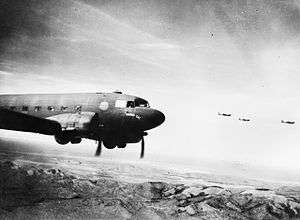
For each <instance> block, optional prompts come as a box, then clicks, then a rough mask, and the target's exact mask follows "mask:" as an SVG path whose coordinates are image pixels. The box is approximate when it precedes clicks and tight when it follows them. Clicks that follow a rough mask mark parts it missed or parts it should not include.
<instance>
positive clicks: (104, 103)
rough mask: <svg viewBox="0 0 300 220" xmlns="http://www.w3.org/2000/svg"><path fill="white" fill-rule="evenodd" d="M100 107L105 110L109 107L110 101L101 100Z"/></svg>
mask: <svg viewBox="0 0 300 220" xmlns="http://www.w3.org/2000/svg"><path fill="white" fill-rule="evenodd" d="M99 108H100V109H101V110H102V111H105V110H107V109H108V102H101V103H100V105H99Z"/></svg>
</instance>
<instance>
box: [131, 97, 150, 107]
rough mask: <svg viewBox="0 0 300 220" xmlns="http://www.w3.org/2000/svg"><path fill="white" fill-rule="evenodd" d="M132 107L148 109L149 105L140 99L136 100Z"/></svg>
mask: <svg viewBox="0 0 300 220" xmlns="http://www.w3.org/2000/svg"><path fill="white" fill-rule="evenodd" d="M134 105H135V107H146V108H150V105H149V103H148V102H147V101H146V100H145V99H141V98H136V99H135V100H134Z"/></svg>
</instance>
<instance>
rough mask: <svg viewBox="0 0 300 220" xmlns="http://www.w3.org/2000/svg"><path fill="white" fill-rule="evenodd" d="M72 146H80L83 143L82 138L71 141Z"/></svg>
mask: <svg viewBox="0 0 300 220" xmlns="http://www.w3.org/2000/svg"><path fill="white" fill-rule="evenodd" d="M71 143H72V144H80V143H81V138H73V139H71Z"/></svg>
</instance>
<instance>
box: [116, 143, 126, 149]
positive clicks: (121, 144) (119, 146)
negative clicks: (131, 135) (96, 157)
mask: <svg viewBox="0 0 300 220" xmlns="http://www.w3.org/2000/svg"><path fill="white" fill-rule="evenodd" d="M117 147H118V148H125V147H126V143H119V144H118V145H117Z"/></svg>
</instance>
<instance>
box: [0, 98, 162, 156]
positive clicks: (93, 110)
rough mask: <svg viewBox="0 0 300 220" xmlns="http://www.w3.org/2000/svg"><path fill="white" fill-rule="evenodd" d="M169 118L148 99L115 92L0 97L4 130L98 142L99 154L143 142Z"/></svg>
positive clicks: (64, 140)
mask: <svg viewBox="0 0 300 220" xmlns="http://www.w3.org/2000/svg"><path fill="white" fill-rule="evenodd" d="M164 120H165V116H164V114H163V113H162V112H160V111H158V110H155V109H152V108H150V106H149V103H148V101H146V100H145V99H142V98H139V97H136V96H131V95H126V94H122V93H121V92H113V93H77V94H76V93H73V94H24V95H21V94H19V95H0V129H7V130H16V131H24V132H34V133H40V134H44V135H53V136H54V137H55V140H56V141H57V143H59V144H62V145H64V144H68V143H72V144H79V143H80V142H81V140H82V138H87V139H92V140H96V141H97V142H98V148H97V150H96V153H95V155H96V156H99V155H100V154H101V148H102V142H103V145H104V146H105V147H106V148H107V149H113V148H115V147H118V148H125V147H126V145H127V144H128V143H137V142H140V141H141V154H140V157H141V158H143V157H144V149H145V142H144V136H146V135H147V132H146V131H148V130H150V129H152V128H155V127H157V126H159V125H161V124H162V123H163V122H164Z"/></svg>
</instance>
